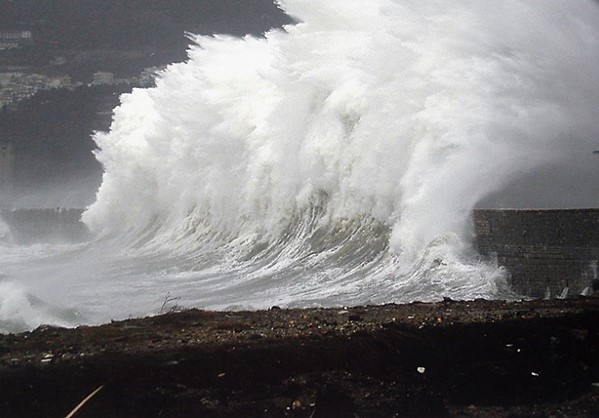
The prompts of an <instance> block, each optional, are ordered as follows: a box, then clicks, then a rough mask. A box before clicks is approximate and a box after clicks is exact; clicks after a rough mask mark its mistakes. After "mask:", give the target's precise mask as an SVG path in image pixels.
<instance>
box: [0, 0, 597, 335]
mask: <svg viewBox="0 0 599 418" xmlns="http://www.w3.org/2000/svg"><path fill="white" fill-rule="evenodd" d="M280 4H281V7H282V8H283V9H284V10H285V11H286V12H287V13H289V14H290V15H291V16H293V17H294V18H295V19H296V20H297V21H298V22H299V23H298V24H295V25H292V26H288V27H286V28H284V30H273V31H271V32H269V33H267V34H266V35H265V37H264V38H255V37H246V38H243V39H237V38H232V37H228V36H214V37H199V36H198V37H196V36H192V37H191V40H192V41H193V45H192V46H191V47H190V49H189V59H188V60H187V61H186V62H184V63H178V64H173V65H171V66H169V67H168V68H167V69H166V70H165V71H164V72H162V73H161V74H160V75H159V76H158V78H157V85H156V87H155V88H149V89H135V90H134V91H133V92H132V93H131V94H126V95H124V96H123V97H122V98H121V105H120V106H119V107H118V108H116V109H115V111H114V118H113V123H112V126H111V129H110V132H101V133H98V134H96V136H95V139H96V141H97V143H98V145H99V147H100V151H99V152H98V153H97V158H98V160H99V161H100V162H101V163H102V164H103V166H104V169H105V172H104V176H103V181H102V184H101V186H100V189H99V191H98V193H97V199H96V201H95V203H93V204H92V205H91V206H90V207H89V208H88V210H87V211H86V212H85V213H84V215H83V220H84V222H85V223H86V224H87V225H88V226H89V228H90V230H91V231H92V233H93V236H94V238H93V239H92V240H91V241H90V242H86V243H80V244H64V245H56V244H53V245H48V244H36V245H31V246H27V247H22V246H18V245H15V244H11V243H10V237H9V233H8V232H7V231H6V228H5V226H3V225H1V224H0V235H3V236H5V239H4V241H5V244H3V247H2V254H1V255H0V262H1V264H0V274H2V275H3V276H2V278H1V279H0V280H1V282H0V321H1V322H0V323H1V324H2V326H0V330H3V331H10V330H17V329H27V328H31V327H35V326H37V325H38V324H40V323H42V322H50V323H58V324H63V325H73V324H77V323H98V322H104V321H108V320H110V319H113V318H114V319H117V318H125V317H128V316H131V315H133V316H138V315H145V314H150V313H158V312H159V311H160V310H161V309H163V310H164V309H167V308H168V307H169V306H172V305H174V304H177V305H179V306H197V307H202V308H210V309H241V308H249V309H256V308H265V307H269V306H271V305H279V306H335V305H351V304H364V303H385V302H408V301H413V300H438V299H439V298H441V297H443V296H449V297H452V298H461V299H468V298H476V297H486V298H495V297H504V296H505V295H506V293H505V292H506V289H505V286H504V283H505V280H504V279H505V272H504V271H503V270H501V269H499V268H497V266H494V265H492V264H489V263H486V262H483V261H481V260H480V259H479V258H478V257H477V255H476V253H475V251H474V250H473V249H472V248H471V238H472V234H473V231H472V225H471V218H470V212H471V210H472V209H473V207H475V205H477V203H479V202H481V201H482V200H483V199H485V198H487V197H488V196H490V195H492V194H493V193H495V192H497V191H499V190H501V189H502V188H504V187H505V186H506V185H508V184H510V183H512V182H514V181H515V179H517V178H519V176H523V175H525V174H526V173H530V172H532V171H534V170H535V169H536V168H538V167H551V166H552V165H556V164H557V165H559V164H560V162H562V161H567V162H568V163H569V164H570V163H573V162H574V161H576V158H577V157H576V156H577V155H579V154H580V152H583V153H585V155H586V153H591V152H592V149H593V148H594V147H596V144H597V141H598V139H599V117H598V115H599V75H598V74H599V7H598V5H597V3H596V2H594V1H591V0H502V1H490V0H489V1H481V0H452V1H446V0H427V1H423V0H418V1H412V0H364V1H358V0H354V1H351V2H348V1H345V0H326V1H318V2H314V1H312V0H310V1H309V0H281V1H280Z"/></svg>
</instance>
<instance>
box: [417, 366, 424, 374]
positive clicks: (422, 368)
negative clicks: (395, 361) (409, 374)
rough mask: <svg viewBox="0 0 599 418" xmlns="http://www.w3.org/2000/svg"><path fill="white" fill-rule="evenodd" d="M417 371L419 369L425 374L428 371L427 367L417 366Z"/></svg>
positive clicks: (419, 371)
mask: <svg viewBox="0 0 599 418" xmlns="http://www.w3.org/2000/svg"><path fill="white" fill-rule="evenodd" d="M416 371H418V373H420V374H424V373H425V372H426V367H422V366H420V367H416Z"/></svg>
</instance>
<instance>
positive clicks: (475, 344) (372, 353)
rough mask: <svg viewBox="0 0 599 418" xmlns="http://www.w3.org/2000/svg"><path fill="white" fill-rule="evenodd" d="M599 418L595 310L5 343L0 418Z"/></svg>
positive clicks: (345, 316) (193, 317)
mask: <svg viewBox="0 0 599 418" xmlns="http://www.w3.org/2000/svg"><path fill="white" fill-rule="evenodd" d="M101 385H103V389H102V390H101V391H99V392H98V393H97V394H96V395H95V396H94V397H93V398H91V400H89V402H87V403H86V404H85V405H84V406H83V407H82V408H81V409H80V410H79V412H78V413H77V414H76V415H75V416H76V417H103V418H106V417H128V418H131V417H144V418H146V417H186V418H188V417H213V416H214V417H263V416H264V417H285V416H288V417H354V416H356V417H394V416H397V417H436V416H440V417H443V416H451V417H520V416H539V417H552V416H553V417H564V416H567V417H597V416H599V298H578V299H568V300H551V301H528V302H517V303H514V302H511V303H506V302H499V301H495V302H485V301H473V302H452V301H446V302H442V303H437V304H423V303H414V304H409V305H385V306H367V307H356V308H351V309H341V308H336V309H303V310H299V309H298V310H286V309H278V308H273V309H271V310H269V311H261V312H225V313H221V312H206V311H199V310H190V311H184V312H180V313H170V314H166V315H162V316H157V317H151V318H143V319H131V320H127V321H122V322H113V323H111V324H106V325H102V326H99V327H79V328H77V329H59V328H51V327H42V328H40V329H38V330H35V331H34V332H30V333H24V334H19V335H5V336H0V416H2V417H11V418H12V417H28V418H33V417H44V418H46V417H64V416H65V415H67V414H68V413H69V411H71V410H72V409H73V408H74V407H75V406H76V405H77V404H78V403H79V402H80V401H81V400H82V399H83V398H85V397H86V396H87V395H88V394H89V393H91V392H92V391H93V390H94V389H96V388H98V387H99V386H101Z"/></svg>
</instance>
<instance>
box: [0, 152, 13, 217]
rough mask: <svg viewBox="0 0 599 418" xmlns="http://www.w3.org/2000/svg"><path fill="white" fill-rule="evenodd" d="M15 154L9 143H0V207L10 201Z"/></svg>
mask: <svg viewBox="0 0 599 418" xmlns="http://www.w3.org/2000/svg"><path fill="white" fill-rule="evenodd" d="M14 164H15V154H14V150H13V146H12V145H10V144H0V209H2V208H5V207H8V206H9V204H10V203H11V197H12V196H11V195H12V187H13V175H14Z"/></svg>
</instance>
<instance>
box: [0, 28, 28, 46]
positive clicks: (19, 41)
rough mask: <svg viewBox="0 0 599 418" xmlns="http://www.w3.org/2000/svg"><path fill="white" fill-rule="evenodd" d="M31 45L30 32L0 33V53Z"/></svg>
mask: <svg viewBox="0 0 599 418" xmlns="http://www.w3.org/2000/svg"><path fill="white" fill-rule="evenodd" d="M31 44H33V37H32V35H31V31H28V30H23V31H11V32H0V51H4V50H7V49H17V48H21V47H23V46H26V45H31Z"/></svg>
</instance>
